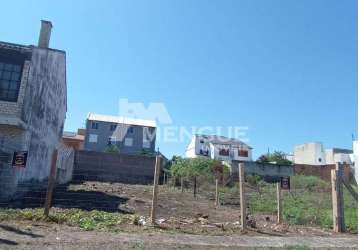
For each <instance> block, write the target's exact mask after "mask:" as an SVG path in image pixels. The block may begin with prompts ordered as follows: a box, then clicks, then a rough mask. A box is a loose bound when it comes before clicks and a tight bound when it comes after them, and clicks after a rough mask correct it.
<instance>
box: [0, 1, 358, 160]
mask: <svg viewBox="0 0 358 250" xmlns="http://www.w3.org/2000/svg"><path fill="white" fill-rule="evenodd" d="M1 9H2V10H3V11H2V14H1V15H0V22H1V23H2V25H0V35H1V37H0V40H2V41H7V42H15V43H21V44H36V43H37V39H38V33H39V26H40V20H41V19H47V20H51V21H52V22H53V25H54V29H53V35H52V38H51V47H53V48H58V49H63V50H66V52H67V74H68V75H67V80H68V113H67V120H66V125H65V129H66V130H76V128H78V127H81V126H83V125H84V121H85V118H86V115H87V113H88V112H98V113H103V114H113V115H116V114H118V102H119V99H120V98H127V99H129V101H130V102H143V103H144V104H145V105H148V104H149V103H151V102H162V103H164V104H165V105H166V108H167V110H168V112H169V114H170V115H171V117H172V119H173V121H174V125H179V126H180V125H182V126H223V127H225V126H247V127H248V128H249V129H248V131H247V133H246V137H247V138H248V139H249V144H250V145H251V146H252V147H253V148H254V152H255V156H258V155H259V154H261V153H265V152H266V151H267V148H268V147H270V149H271V150H275V149H277V150H283V151H286V152H290V151H292V148H293V146H294V144H298V143H304V142H310V141H321V142H323V143H324V144H325V146H326V147H347V148H350V147H351V133H355V134H356V136H357V137H358V115H357V113H358V112H357V96H358V70H357V66H358V33H357V32H356V31H357V30H356V29H357V27H358V15H357V12H356V10H357V9H358V2H357V1H348V0H344V1H329V0H324V1H321V0H314V1H312V0H309V1H308V0H307V1H305V0H301V1H294V0H291V1H287V0H282V1H276V0H270V1H267V0H262V1H259V0H256V1H253V0H248V1H239V0H232V1H229V0H223V1H219V0H217V1H210V0H201V1H200V0H195V1H191V0H165V1H164V0H163V1H155V0H153V1H146V0H145V1H144V0H143V1H135V0H128V1H120V0H113V1H109V0H102V1H90V0H82V1H80V0H78V1H70V0H62V1H34V0H29V1H17V0H13V1H4V2H2V6H1ZM4 10H5V11H4ZM186 144H187V142H183V143H160V144H159V145H158V146H159V147H160V149H161V151H163V152H164V153H165V154H167V155H168V156H171V155H172V154H183V152H184V149H185V146H186Z"/></svg>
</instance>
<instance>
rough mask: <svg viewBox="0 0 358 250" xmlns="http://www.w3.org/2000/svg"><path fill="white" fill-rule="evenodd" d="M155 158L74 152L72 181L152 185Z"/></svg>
mask: <svg viewBox="0 0 358 250" xmlns="http://www.w3.org/2000/svg"><path fill="white" fill-rule="evenodd" d="M154 167H155V157H153V156H144V155H143V156H142V155H125V154H111V153H102V152H93V151H76V156H75V167H74V173H73V180H75V181H82V180H90V181H106V182H123V183H131V184H151V183H153V177H154Z"/></svg>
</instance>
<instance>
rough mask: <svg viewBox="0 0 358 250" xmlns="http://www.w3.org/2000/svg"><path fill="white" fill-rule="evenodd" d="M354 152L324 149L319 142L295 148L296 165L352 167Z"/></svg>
mask: <svg viewBox="0 0 358 250" xmlns="http://www.w3.org/2000/svg"><path fill="white" fill-rule="evenodd" d="M352 155H353V151H352V150H350V149H341V148H331V149H324V147H323V145H322V144H321V143H319V142H313V143H305V144H301V145H296V146H295V152H294V163H295V164H307V165H317V166H320V165H332V164H336V163H345V164H348V165H352V164H353V161H352Z"/></svg>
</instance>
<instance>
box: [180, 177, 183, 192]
mask: <svg viewBox="0 0 358 250" xmlns="http://www.w3.org/2000/svg"><path fill="white" fill-rule="evenodd" d="M180 189H181V192H182V193H183V192H184V178H183V177H180Z"/></svg>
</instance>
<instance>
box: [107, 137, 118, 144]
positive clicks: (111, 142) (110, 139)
mask: <svg viewBox="0 0 358 250" xmlns="http://www.w3.org/2000/svg"><path fill="white" fill-rule="evenodd" d="M116 141H117V138H116V137H115V136H110V137H108V142H107V144H108V145H112V144H115V143H116Z"/></svg>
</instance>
